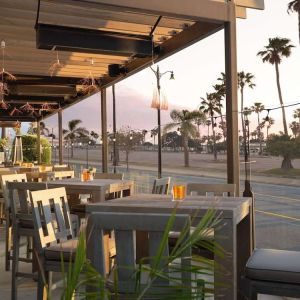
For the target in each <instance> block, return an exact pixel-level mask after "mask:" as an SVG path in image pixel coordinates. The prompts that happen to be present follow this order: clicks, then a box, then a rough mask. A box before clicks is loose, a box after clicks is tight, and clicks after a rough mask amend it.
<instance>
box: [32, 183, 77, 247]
mask: <svg viewBox="0 0 300 300" xmlns="http://www.w3.org/2000/svg"><path fill="white" fill-rule="evenodd" d="M30 199H31V203H32V208H33V219H34V224H35V228H36V231H37V232H38V238H39V241H40V246H41V247H42V248H44V247H46V246H47V245H48V244H49V243H51V242H54V241H55V240H64V239H69V238H70V237H72V223H71V219H70V210H69V206H68V201H67V195H66V190H65V188H55V189H48V190H42V191H32V192H30ZM52 211H53V213H52ZM53 216H55V221H56V224H57V228H55V230H54V227H53V222H52V218H53ZM43 221H44V222H45V225H44V227H42V224H44V223H43ZM43 228H46V230H44V231H43V230H42V229H43Z"/></svg>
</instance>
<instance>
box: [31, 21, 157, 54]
mask: <svg viewBox="0 0 300 300" xmlns="http://www.w3.org/2000/svg"><path fill="white" fill-rule="evenodd" d="M82 41H84V43H83V42H82ZM36 47H37V48H38V49H45V50H61V51H71V52H83V53H103V54H108V53H109V54H112V53H114V54H118V55H125V56H131V55H135V56H138V57H145V56H151V55H152V41H151V38H150V37H149V36H147V35H137V34H127V33H120V32H114V31H106V30H94V29H86V28H74V27H67V26H59V25H52V24H37V25H36Z"/></svg>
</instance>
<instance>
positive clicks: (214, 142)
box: [211, 117, 218, 160]
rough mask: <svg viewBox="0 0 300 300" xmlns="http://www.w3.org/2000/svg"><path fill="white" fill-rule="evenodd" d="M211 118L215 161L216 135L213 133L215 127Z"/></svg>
mask: <svg viewBox="0 0 300 300" xmlns="http://www.w3.org/2000/svg"><path fill="white" fill-rule="evenodd" d="M213 121H214V120H213V117H211V123H212V130H213V153H214V160H217V159H218V157H217V148H216V133H215V125H214V122H213Z"/></svg>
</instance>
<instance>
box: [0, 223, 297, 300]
mask: <svg viewBox="0 0 300 300" xmlns="http://www.w3.org/2000/svg"><path fill="white" fill-rule="evenodd" d="M4 234H5V231H4V226H3V225H1V226H0V274H1V276H0V299H1V300H9V299H10V298H11V272H6V271H5V270H4ZM21 268H22V271H26V270H30V266H28V265H27V264H22V265H21ZM61 291H62V289H61V288H57V289H56V290H54V291H53V293H52V298H53V299H54V300H55V299H60V294H61ZM18 299H20V300H32V299H36V282H35V281H33V280H31V279H20V281H19V284H18ZM210 299H211V298H210ZM287 299H294V298H282V297H274V296H266V295H260V296H259V297H258V300H287Z"/></svg>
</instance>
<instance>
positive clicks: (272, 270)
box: [242, 249, 300, 300]
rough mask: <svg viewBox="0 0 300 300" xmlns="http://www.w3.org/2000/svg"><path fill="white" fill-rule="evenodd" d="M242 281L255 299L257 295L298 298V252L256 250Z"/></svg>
mask: <svg viewBox="0 0 300 300" xmlns="http://www.w3.org/2000/svg"><path fill="white" fill-rule="evenodd" d="M242 282H243V285H242V286H243V294H244V295H245V296H246V297H247V298H248V299H250V300H257V298H258V296H257V295H258V294H267V295H274V296H281V297H293V298H300V252H299V251H287V250H275V249H255V250H254V251H253V253H252V255H251V256H250V258H249V259H248V262H247V264H246V269H245V277H244V278H243V279H242Z"/></svg>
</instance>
